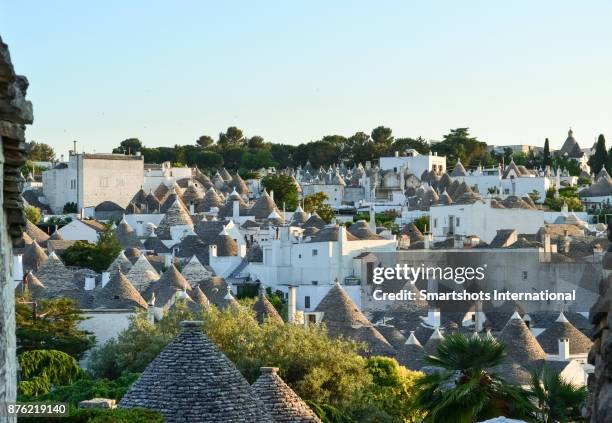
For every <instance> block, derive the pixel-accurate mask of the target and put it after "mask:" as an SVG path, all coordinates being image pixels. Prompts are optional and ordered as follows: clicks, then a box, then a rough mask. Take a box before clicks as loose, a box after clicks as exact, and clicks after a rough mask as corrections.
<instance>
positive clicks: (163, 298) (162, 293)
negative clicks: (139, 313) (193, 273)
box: [144, 264, 191, 307]
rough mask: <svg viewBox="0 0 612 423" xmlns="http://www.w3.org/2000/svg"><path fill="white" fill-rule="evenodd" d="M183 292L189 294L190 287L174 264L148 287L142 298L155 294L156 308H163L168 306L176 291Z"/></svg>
mask: <svg viewBox="0 0 612 423" xmlns="http://www.w3.org/2000/svg"><path fill="white" fill-rule="evenodd" d="M183 290H185V291H188V292H189V293H191V285H189V282H187V280H186V279H185V278H184V277H183V275H181V274H180V272H179V271H178V270H177V268H176V267H175V266H174V264H172V265H170V268H169V269H168V270H166V271H165V272H164V273H163V274H162V275H161V277H160V278H159V279H158V280H156V281H155V282H153V283H151V284H150V285H149V287H148V288H147V289H146V291H145V292H144V296H145V297H147V298H149V297H151V295H153V294H155V299H156V301H157V304H158V306H159V307H164V306H166V305H169V303H170V302H171V300H172V299H173V298H174V296H175V295H176V293H177V291H183Z"/></svg>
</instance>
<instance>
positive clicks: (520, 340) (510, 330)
mask: <svg viewBox="0 0 612 423" xmlns="http://www.w3.org/2000/svg"><path fill="white" fill-rule="evenodd" d="M498 340H499V341H500V342H503V343H504V345H505V346H506V353H507V354H508V357H510V358H512V359H513V360H514V361H516V362H517V363H518V364H520V365H526V364H529V363H532V362H534V361H537V360H544V359H545V358H546V353H545V352H544V350H543V349H542V347H541V346H540V344H539V343H538V341H537V340H536V337H535V336H533V333H531V331H530V330H529V328H528V327H527V325H526V324H525V322H524V321H523V319H521V316H519V314H518V313H514V314H513V315H512V317H511V318H510V320H508V323H506V326H504V328H503V329H502V331H501V332H500V334H499V336H498Z"/></svg>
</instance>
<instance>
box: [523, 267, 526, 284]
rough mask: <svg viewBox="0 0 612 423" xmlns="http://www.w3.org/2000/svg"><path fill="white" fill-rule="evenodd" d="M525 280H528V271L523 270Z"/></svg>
mask: <svg viewBox="0 0 612 423" xmlns="http://www.w3.org/2000/svg"><path fill="white" fill-rule="evenodd" d="M523 280H524V281H526V280H527V271H526V270H523Z"/></svg>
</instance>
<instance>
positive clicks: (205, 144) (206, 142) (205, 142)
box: [196, 135, 215, 148]
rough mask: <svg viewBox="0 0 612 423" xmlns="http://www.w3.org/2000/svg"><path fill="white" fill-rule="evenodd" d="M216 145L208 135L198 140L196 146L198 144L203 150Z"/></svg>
mask: <svg viewBox="0 0 612 423" xmlns="http://www.w3.org/2000/svg"><path fill="white" fill-rule="evenodd" d="M214 143H215V140H213V139H212V138H211V137H209V136H208V135H202V136H200V137H199V138H198V139H197V140H196V144H198V145H199V146H200V147H202V148H208V147H210V146H211V145H213V144H214Z"/></svg>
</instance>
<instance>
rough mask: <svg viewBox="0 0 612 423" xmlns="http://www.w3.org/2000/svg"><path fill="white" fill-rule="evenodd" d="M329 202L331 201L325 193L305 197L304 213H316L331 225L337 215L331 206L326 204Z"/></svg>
mask: <svg viewBox="0 0 612 423" xmlns="http://www.w3.org/2000/svg"><path fill="white" fill-rule="evenodd" d="M327 200H329V197H328V196H327V194H325V193H324V192H317V193H315V194H311V195H307V196H306V197H304V211H307V212H308V213H313V212H316V213H317V214H318V215H319V217H320V218H321V219H323V220H324V221H326V222H327V223H329V222H331V221H332V219H333V218H334V217H335V214H334V211H333V210H332V208H331V207H330V206H329V204H327V203H326V201H327Z"/></svg>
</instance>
